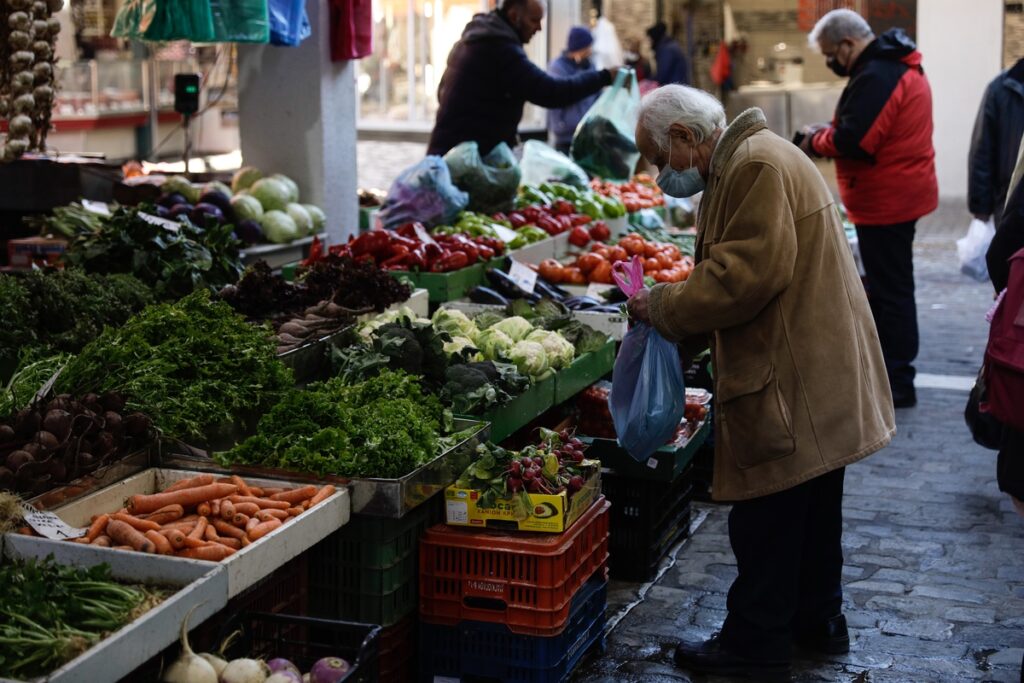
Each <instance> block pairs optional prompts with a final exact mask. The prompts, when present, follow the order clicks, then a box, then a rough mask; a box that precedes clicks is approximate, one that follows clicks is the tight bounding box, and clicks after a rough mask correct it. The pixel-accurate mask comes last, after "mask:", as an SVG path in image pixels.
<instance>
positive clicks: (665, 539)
mask: <svg viewBox="0 0 1024 683" xmlns="http://www.w3.org/2000/svg"><path fill="white" fill-rule="evenodd" d="M602 474H603V475H604V480H603V482H602V490H603V491H604V494H605V497H607V498H608V500H610V501H611V502H612V514H611V523H610V526H611V532H612V533H611V541H610V552H611V560H610V561H609V569H610V573H611V575H612V576H613V577H614V578H616V579H623V580H627V581H647V580H649V579H650V578H651V576H652V575H653V574H654V573H655V570H656V569H657V567H658V565H659V564H660V563H661V560H662V558H663V557H664V556H665V553H667V552H668V551H669V549H670V548H671V547H672V546H673V545H674V544H675V543H676V542H677V541H679V540H680V539H682V538H684V537H685V536H686V535H687V534H688V532H689V524H690V503H691V501H692V499H693V477H692V470H688V471H687V472H685V473H684V474H683V475H682V476H681V477H679V478H677V479H676V480H675V481H674V482H671V483H665V482H659V481H652V480H649V479H634V478H632V477H623V476H619V475H616V473H614V472H610V471H607V470H605V471H604V472H603V473H602Z"/></svg>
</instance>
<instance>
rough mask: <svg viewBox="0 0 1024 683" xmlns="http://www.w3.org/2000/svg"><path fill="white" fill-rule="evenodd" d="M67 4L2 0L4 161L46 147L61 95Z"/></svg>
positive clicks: (0, 110)
mask: <svg viewBox="0 0 1024 683" xmlns="http://www.w3.org/2000/svg"><path fill="white" fill-rule="evenodd" d="M63 5H64V0H0V120H6V121H7V135H6V136H5V137H3V138H2V142H3V145H2V147H0V162H8V161H13V160H15V159H17V158H18V157H20V156H21V155H22V154H24V153H25V152H27V151H30V150H38V151H44V150H45V149H46V135H47V133H48V132H49V130H50V115H51V113H52V111H53V102H54V96H55V86H54V72H55V69H54V64H55V62H56V55H55V54H54V53H55V50H54V48H55V46H56V42H57V34H58V33H60V21H59V20H58V19H57V17H55V16H53V15H54V13H56V12H57V11H59V10H60V8H61V7H62V6H63Z"/></svg>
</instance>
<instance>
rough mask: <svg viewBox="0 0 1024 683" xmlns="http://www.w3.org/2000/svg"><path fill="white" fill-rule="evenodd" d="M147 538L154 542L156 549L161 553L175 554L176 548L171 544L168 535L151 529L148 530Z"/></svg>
mask: <svg viewBox="0 0 1024 683" xmlns="http://www.w3.org/2000/svg"><path fill="white" fill-rule="evenodd" d="M146 538H148V539H149V540H150V541H152V542H153V545H154V546H156V551H157V552H158V553H160V554H161V555H173V554H174V548H173V547H172V546H171V542H170V541H168V540H167V537H166V536H164V535H163V534H161V533H160V532H159V531H153V530H152V529H150V530H149V531H147V532H146Z"/></svg>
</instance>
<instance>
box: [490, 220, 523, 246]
mask: <svg viewBox="0 0 1024 683" xmlns="http://www.w3.org/2000/svg"><path fill="white" fill-rule="evenodd" d="M491 229H493V230H494V234H495V235H497V236H498V239H499V240H501V241H502V242H504V243H505V244H508V243H509V242H511V241H513V240H514V239H516V238H517V237H519V233H517V232H516V231H515V230H512V229H511V228H506V227H505V226H504V225H501V224H500V223H491Z"/></svg>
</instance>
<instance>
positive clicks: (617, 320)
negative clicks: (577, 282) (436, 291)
mask: <svg viewBox="0 0 1024 683" xmlns="http://www.w3.org/2000/svg"><path fill="white" fill-rule="evenodd" d="M585 291H586V289H585V288H580V291H579V293H580V294H583V293H584V292H585ZM441 306H442V307H444V308H452V309H456V310H459V311H462V312H463V313H465V314H466V315H468V316H470V317H472V316H474V315H477V314H479V313H483V312H484V311H502V310H504V308H505V307H504V306H496V305H494V304H475V303H473V302H471V301H449V302H447V303H444V304H441ZM572 317H573V318H574V319H576V320H579V321H580V322H581V323H583V324H584V325H589V326H590V327H593V328H594V329H595V330H597V331H598V332H603V333H604V334H606V335H608V336H609V337H611V338H612V339H614V340H615V341H622V338H623V337H624V336H625V335H626V328H627V325H626V319H625V317H623V316H622V314H621V313H593V312H590V311H572Z"/></svg>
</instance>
